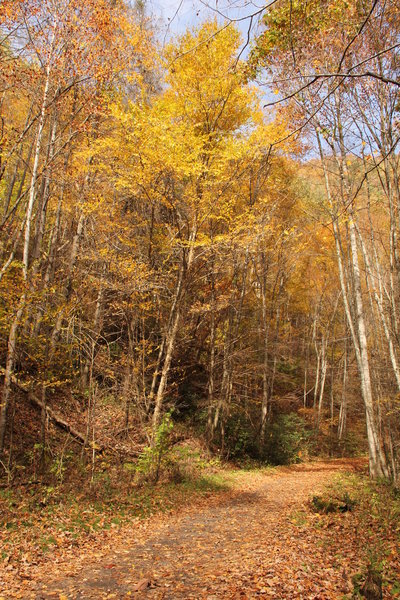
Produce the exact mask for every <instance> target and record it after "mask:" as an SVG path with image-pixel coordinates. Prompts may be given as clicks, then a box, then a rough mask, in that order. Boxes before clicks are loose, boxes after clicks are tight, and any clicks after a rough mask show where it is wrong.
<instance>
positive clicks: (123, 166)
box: [0, 0, 400, 485]
mask: <svg viewBox="0 0 400 600" xmlns="http://www.w3.org/2000/svg"><path fill="white" fill-rule="evenodd" d="M397 9H398V7H396V2H381V1H379V0H377V1H374V2H371V1H370V0H357V1H356V0H346V1H345V0H335V1H333V2H330V1H329V2H328V1H325V0H324V1H319V0H318V1H317V0H307V2H302V1H297V0H290V1H287V0H279V1H278V2H272V3H270V5H269V6H268V7H265V9H263V10H262V11H258V13H256V14H254V15H253V16H252V17H251V20H253V18H254V19H255V18H258V20H259V25H258V29H257V32H256V34H254V35H252V36H250V31H251V30H250V29H249V36H248V37H249V38H250V37H251V39H249V40H248V41H247V43H245V41H244V40H243V39H242V36H241V34H240V33H239V31H238V29H237V27H236V25H235V22H233V21H229V20H225V21H221V19H220V15H218V14H216V16H215V18H211V19H209V20H208V21H206V22H203V23H201V24H199V25H198V26H196V27H194V28H193V29H191V30H188V31H187V32H186V33H183V34H182V35H180V36H177V37H176V38H173V39H172V41H170V42H168V43H164V44H162V43H161V41H160V39H159V36H158V33H157V28H156V26H155V24H154V23H153V22H152V20H151V19H150V18H149V17H148V16H147V13H146V7H145V5H144V4H142V3H140V2H137V3H136V4H135V5H134V6H132V5H129V4H128V3H125V2H123V1H122V0H117V1H111V0H87V1H86V2H85V3H84V5H83V4H82V3H81V2H80V1H79V0H45V1H39V0H12V1H8V0H5V1H4V0H3V2H2V4H1V7H0V24H1V46H0V51H1V54H0V60H1V132H0V133H1V154H0V178H1V179H0V190H1V225H0V228H1V246H0V255H1V269H0V332H1V337H0V355H1V378H2V391H1V411H0V452H1V470H2V476H4V477H5V479H6V480H7V482H8V483H12V482H13V481H15V480H16V481H18V480H20V479H21V478H22V479H23V478H24V477H25V475H26V474H28V476H29V477H32V473H33V472H34V478H36V477H38V476H41V475H45V474H46V473H47V474H49V473H51V472H52V473H53V475H56V476H58V477H59V478H63V477H64V475H65V472H66V471H68V470H69V467H70V466H71V468H73V467H74V465H75V466H76V464H75V459H77V458H79V460H80V461H82V462H83V464H85V465H86V466H87V464H89V463H90V465H91V467H90V468H88V477H89V478H91V479H92V480H93V477H94V476H95V474H96V469H97V466H98V465H97V463H98V462H100V463H101V461H102V456H103V455H107V456H108V457H109V460H110V461H115V462H119V463H120V464H125V463H129V464H130V465H131V468H132V469H134V468H135V464H136V463H137V461H139V463H140V461H142V462H143V461H144V463H145V464H147V463H149V464H150V463H151V462H152V461H153V459H154V456H153V455H157V456H156V459H155V460H156V462H157V463H158V462H160V461H159V458H160V456H161V454H160V452H159V451H158V450H157V451H156V450H154V449H155V448H156V447H157V448H158V446H160V447H161V446H163V444H164V443H165V440H166V439H167V438H168V437H169V435H170V433H171V430H172V429H173V430H174V435H175V437H176V439H178V440H179V439H185V437H186V438H189V437H190V436H195V437H196V438H198V439H201V440H202V443H203V444H204V446H206V447H207V448H209V449H210V451H211V452H213V453H214V454H218V455H219V456H221V457H225V458H231V459H243V458H245V457H249V458H252V459H257V460H261V461H264V462H267V463H270V464H279V463H290V462H293V461H294V462H296V461H298V460H301V459H302V458H304V457H307V456H308V455H312V454H314V455H315V454H317V455H318V454H320V455H325V456H328V455H330V456H344V455H349V456H350V455H354V454H357V453H363V452H368V455H369V465H370V474H371V476H372V477H373V478H382V477H383V478H387V479H389V480H391V481H392V482H393V483H394V484H395V485H397V484H398V481H399V479H398V478H399V468H400V462H399V461H400V457H399V453H400V445H399V444H400V426H399V413H400V404H399V391H400V365H399V360H400V341H399V340H400V338H399V314H398V313H399V310H400V257H399V240H398V236H399V228H400V187H399V153H398V142H399V122H400V121H399V110H400V104H399V79H398V77H399V27H400V15H399V11H398V10H397ZM217 12H218V11H217ZM157 440H158V441H157ZM157 444H158V446H157ZM146 461H147V463H146ZM147 466H149V465H148V464H147Z"/></svg>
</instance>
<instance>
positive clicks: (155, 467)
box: [136, 412, 174, 483]
mask: <svg viewBox="0 0 400 600" xmlns="http://www.w3.org/2000/svg"><path fill="white" fill-rule="evenodd" d="M173 426H174V424H173V422H172V417H171V413H170V412H168V413H167V414H166V415H164V417H163V420H162V421H161V423H160V425H159V426H158V428H157V431H156V433H155V435H154V439H153V443H152V444H150V446H146V448H145V449H144V450H143V452H142V453H141V454H140V455H139V458H138V462H137V464H136V472H137V473H138V474H139V476H141V477H142V478H143V479H146V480H149V481H153V482H154V483H157V481H158V480H159V478H160V473H161V470H162V468H163V467H165V466H166V465H168V463H169V462H170V460H169V459H170V457H169V454H170V450H171V433H172V429H173Z"/></svg>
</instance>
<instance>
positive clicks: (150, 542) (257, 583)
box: [10, 463, 400, 600]
mask: <svg viewBox="0 0 400 600" xmlns="http://www.w3.org/2000/svg"><path fill="white" fill-rule="evenodd" d="M339 468H341V466H340V465H338V464H335V463H319V464H314V465H304V466H302V467H294V468H292V469H282V470H278V471H276V472H275V473H272V474H265V473H264V474H262V473H258V474H254V473H251V472H247V473H243V472H242V473H238V474H237V475H236V476H235V477H234V479H232V482H231V483H232V486H233V487H232V490H231V491H230V492H229V493H223V494H220V495H219V496H211V497H208V498H207V499H203V500H202V501H201V502H200V503H199V504H197V505H196V506H192V507H190V506H185V507H181V508H180V510H179V512H178V511H176V512H175V513H172V514H171V513H170V514H168V515H158V516H156V517H152V518H151V519H149V520H147V521H142V522H140V523H135V524H134V525H133V527H130V528H129V527H124V528H121V529H120V530H114V531H110V532H109V537H108V539H107V543H106V544H105V546H104V547H102V544H101V543H99V541H98V540H99V538H95V540H94V541H96V544H95V547H94V549H90V548H89V546H83V547H82V548H81V549H80V550H79V555H78V556H77V557H75V558H73V556H72V554H71V555H69V556H66V555H65V554H64V555H63V556H61V555H60V556H58V557H57V556H56V557H55V560H54V562H53V563H52V567H51V570H49V572H48V574H47V577H46V574H45V573H43V565H40V566H39V565H38V566H37V569H36V571H33V573H32V579H31V580H27V581H26V582H22V584H23V585H24V586H25V587H23V588H22V587H21V586H20V587H19V588H18V589H17V588H16V587H14V589H15V592H16V593H21V589H24V594H25V595H21V596H20V597H22V598H32V599H34V598H35V599H37V600H39V599H40V600H43V599H45V600H47V599H49V600H50V598H53V599H58V600H59V598H60V594H63V595H64V596H66V597H67V598H68V600H79V599H85V600H89V599H96V600H100V599H102V598H103V599H104V598H117V599H120V600H122V599H125V600H126V599H127V598H134V597H137V598H146V599H147V598H149V599H154V600H157V599H159V600H161V598H162V599H165V600H167V599H170V600H175V599H176V600H179V599H182V600H183V599H184V600H216V599H222V598H224V599H227V600H239V599H241V600H244V599H253V598H264V599H268V598H271V599H272V598H275V599H281V600H290V599H299V600H300V599H303V600H307V599H310V600H337V599H339V598H345V597H346V595H347V597H348V598H350V595H349V594H351V593H352V591H353V588H354V585H353V581H352V577H353V576H355V575H357V573H361V572H362V568H363V566H365V564H364V561H365V556H366V552H365V550H366V547H367V543H368V540H367V538H368V535H370V534H368V531H369V532H370V531H371V523H369V524H366V523H364V522H363V521H362V519H363V517H362V514H364V513H361V511H358V512H357V510H355V511H354V512H351V513H350V512H347V513H338V514H334V515H332V514H329V515H321V514H318V513H314V512H312V511H311V509H310V506H309V498H310V495H311V494H314V493H317V492H320V491H321V490H322V488H323V486H324V484H326V483H328V482H329V481H330V480H331V479H332V476H333V473H334V472H335V470H338V469H339ZM372 516H373V515H372ZM364 528H366V530H365V531H364ZM376 536H377V539H376V544H379V543H383V542H384V539H385V537H384V532H383V531H378V530H377V531H376ZM392 542H394V538H393V540H389V541H388V548H389V554H388V558H387V559H386V560H388V561H391V565H392V566H391V569H392V571H390V570H389V569H387V574H389V573H390V572H393V568H396V565H397V566H398V562H396V561H398V555H397V554H396V552H395V548H394V546H393V547H392ZM373 543H374V540H373ZM385 543H386V542H385ZM363 545H364V552H363V551H361V549H362V546H363ZM370 545H371V543H370ZM75 551H76V550H75ZM390 557H391V558H390ZM50 576H51V581H50ZM46 579H47V581H46ZM41 582H42V583H41ZM22 584H21V585H22ZM15 592H14V590H13V591H12V594H11V595H10V598H14V597H18V595H16V593H15ZM384 597H385V598H389V597H390V598H396V597H400V596H399V595H396V587H395V584H394V582H392V583H391V581H390V578H389V579H387V581H386V587H385V588H384Z"/></svg>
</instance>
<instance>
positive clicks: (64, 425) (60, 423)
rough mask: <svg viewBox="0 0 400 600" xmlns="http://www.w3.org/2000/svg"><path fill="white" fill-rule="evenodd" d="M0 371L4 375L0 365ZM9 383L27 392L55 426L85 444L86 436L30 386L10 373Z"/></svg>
mask: <svg viewBox="0 0 400 600" xmlns="http://www.w3.org/2000/svg"><path fill="white" fill-rule="evenodd" d="M0 373H1V374H2V375H4V369H3V368H2V367H0ZM11 383H12V384H13V385H14V386H15V387H16V388H17V389H18V390H19V391H21V392H23V393H24V394H27V396H28V399H29V401H30V402H31V404H33V405H34V406H37V407H38V408H40V409H41V410H45V411H46V415H47V417H48V418H49V420H50V421H52V422H53V423H54V424H55V425H57V427H59V428H60V429H63V430H64V431H67V432H68V433H69V434H70V435H71V436H72V437H73V438H74V439H75V440H76V441H77V442H79V443H80V444H82V445H85V443H86V437H85V436H84V435H83V434H82V433H80V431H77V430H76V429H75V428H74V427H72V425H70V424H69V423H68V422H67V421H65V419H64V418H63V417H62V416H61V415H59V414H58V413H56V412H55V411H54V410H53V409H52V408H50V407H49V406H47V405H46V404H45V403H44V402H43V401H42V400H40V398H38V397H37V396H36V395H35V394H34V393H33V392H32V390H31V388H30V387H29V386H28V385H27V384H24V383H23V382H22V381H19V379H18V378H17V377H16V376H15V375H11Z"/></svg>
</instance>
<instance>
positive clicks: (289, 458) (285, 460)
mask: <svg viewBox="0 0 400 600" xmlns="http://www.w3.org/2000/svg"><path fill="white" fill-rule="evenodd" d="M309 446H310V432H309V431H308V430H307V428H306V423H305V421H304V419H302V418H301V417H299V415H297V414H296V413H289V414H287V415H282V414H281V415H277V416H276V417H275V418H274V420H273V422H272V423H271V424H270V425H269V426H268V427H267V431H266V435H265V442H264V446H263V448H262V457H263V458H264V460H266V461H267V462H269V463H271V464H273V465H289V464H292V463H298V462H301V459H302V456H304V454H307V453H308V450H309Z"/></svg>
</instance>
